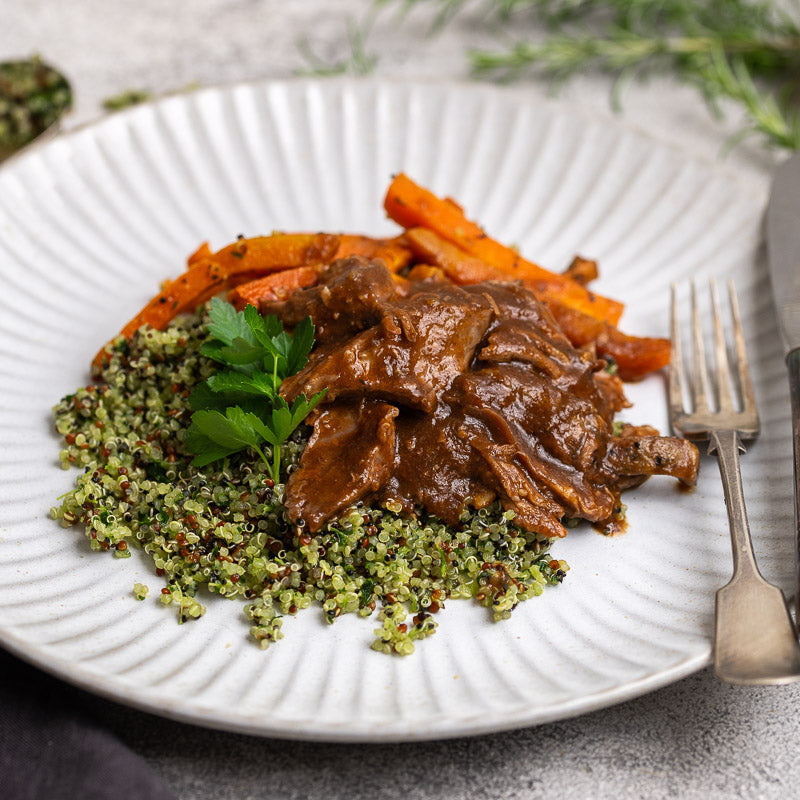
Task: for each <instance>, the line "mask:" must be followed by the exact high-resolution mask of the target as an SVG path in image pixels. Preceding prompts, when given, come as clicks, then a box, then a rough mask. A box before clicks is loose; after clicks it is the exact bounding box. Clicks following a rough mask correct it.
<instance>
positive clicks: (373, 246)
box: [336, 234, 411, 272]
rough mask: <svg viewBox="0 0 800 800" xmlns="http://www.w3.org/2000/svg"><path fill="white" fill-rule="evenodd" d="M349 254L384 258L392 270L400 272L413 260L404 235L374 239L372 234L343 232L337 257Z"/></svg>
mask: <svg viewBox="0 0 800 800" xmlns="http://www.w3.org/2000/svg"><path fill="white" fill-rule="evenodd" d="M348 256H363V257H364V258H382V259H383V261H384V263H385V264H386V267H387V269H388V270H389V271H390V272H399V271H400V270H401V269H403V267H405V266H408V264H409V263H410V261H411V251H410V250H409V249H408V247H406V244H405V238H404V237H403V236H396V237H394V238H393V239H374V238H372V237H371V236H359V235H355V234H342V235H341V236H340V237H339V249H338V251H337V252H336V258H346V257H348Z"/></svg>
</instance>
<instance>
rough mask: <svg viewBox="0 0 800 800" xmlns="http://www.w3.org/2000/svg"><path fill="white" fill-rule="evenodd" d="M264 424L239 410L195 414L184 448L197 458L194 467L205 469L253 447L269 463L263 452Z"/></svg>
mask: <svg viewBox="0 0 800 800" xmlns="http://www.w3.org/2000/svg"><path fill="white" fill-rule="evenodd" d="M261 428H262V423H261V420H259V418H258V417H257V416H256V415H255V414H253V413H250V412H247V411H244V410H243V409H241V408H239V406H230V407H228V408H226V409H225V413H224V414H223V413H222V412H220V411H195V413H194V414H192V424H191V425H190V426H189V428H188V430H187V431H186V436H185V437H184V440H183V441H184V444H185V445H186V447H187V449H188V450H189V451H190V452H192V453H194V454H195V457H194V458H193V459H192V465H193V466H195V467H204V466H205V465H206V464H210V463H211V462H212V461H216V460H218V459H220V458H225V457H226V456H230V455H233V454H234V453H238V452H239V451H240V450H244V449H245V448H247V447H252V448H253V449H254V450H255V451H256V452H257V453H258V454H259V455H260V456H261V458H262V459H263V460H264V461H265V462H266V461H267V459H266V457H265V456H264V454H263V453H262V452H261V447H260V445H261V443H262V441H263V436H262V435H261V430H260V429H261Z"/></svg>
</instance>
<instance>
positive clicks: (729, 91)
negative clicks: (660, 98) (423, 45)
mask: <svg viewBox="0 0 800 800" xmlns="http://www.w3.org/2000/svg"><path fill="white" fill-rule="evenodd" d="M375 1H376V3H377V4H378V6H383V5H400V6H402V7H404V8H406V9H408V8H410V7H413V6H416V5H426V6H431V7H438V13H437V14H436V15H435V28H436V29H440V28H442V27H443V26H444V25H445V24H447V23H448V22H449V21H450V20H452V19H453V18H454V17H455V16H456V15H457V14H459V13H460V12H462V11H464V10H466V8H467V6H470V7H471V6H473V5H474V4H472V3H468V2H467V0H375ZM483 5H484V7H485V10H486V12H487V13H486V15H485V17H486V19H485V20H480V19H477V18H476V19H475V20H473V21H472V25H473V29H474V30H475V31H476V32H477V31H481V28H482V29H483V31H482V32H483V33H492V32H494V33H495V34H497V33H498V31H499V27H498V24H500V25H505V26H507V28H506V33H507V34H508V37H507V38H506V41H505V43H504V44H502V45H501V46H500V47H499V48H498V49H496V50H494V51H488V50H486V49H472V50H470V52H469V58H470V60H471V62H472V67H473V70H474V72H475V74H476V75H479V76H488V77H492V78H498V79H500V80H515V79H517V78H520V77H521V76H522V75H524V74H525V73H526V72H530V71H533V72H535V73H536V72H538V73H540V74H544V75H547V76H549V77H551V78H553V79H555V81H556V82H563V81H564V80H565V79H567V78H570V77H572V76H573V75H575V74H577V73H581V72H588V71H590V70H602V71H605V72H608V73H611V74H613V75H615V76H617V77H618V82H617V85H616V90H618V89H619V88H620V87H621V86H622V85H624V83H625V82H626V81H627V80H629V79H631V78H641V77H647V75H648V74H652V73H654V72H671V73H673V74H674V75H676V76H677V77H678V78H679V79H681V80H683V81H684V82H686V83H687V84H689V85H692V86H694V87H696V88H697V89H698V90H699V91H700V92H701V93H702V95H703V97H704V98H705V99H706V100H707V101H708V103H709V105H710V106H711V108H712V110H713V111H714V112H715V113H717V114H719V112H720V108H721V107H720V101H729V102H731V103H733V104H735V105H738V106H739V107H740V109H741V110H742V111H743V112H744V113H745V115H746V120H747V121H746V123H745V129H744V131H743V133H742V135H747V134H752V133H757V134H760V135H762V136H763V137H764V138H765V140H766V141H767V142H768V143H770V144H772V145H777V146H779V147H786V148H790V149H800V113H799V112H798V105H797V74H798V70H799V69H800V22H798V19H797V6H796V4H795V5H792V4H788V5H786V4H782V3H777V2H772V1H771V0H706V1H705V2H687V0H486V2H485V3H484V4H483ZM530 23H533V25H538V26H542V27H543V28H544V29H546V35H544V36H538V37H536V38H535V39H534V38H533V37H531V38H530V39H529V38H527V37H525V35H524V33H521V32H523V31H524V30H525V29H526V27H527V28H528V30H530V31H532V32H535V29H532V28H531V26H530ZM612 97H613V99H614V103H615V105H617V106H618V105H619V92H618V91H615V92H614V93H613V94H612Z"/></svg>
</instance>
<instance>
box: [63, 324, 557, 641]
mask: <svg viewBox="0 0 800 800" xmlns="http://www.w3.org/2000/svg"><path fill="white" fill-rule="evenodd" d="M206 322H207V316H206V313H205V312H201V313H199V314H197V315H193V316H185V317H181V318H178V319H177V320H175V321H173V322H172V323H171V324H170V325H169V327H168V328H167V329H166V330H164V331H157V330H155V329H153V328H151V327H149V326H144V327H143V328H141V329H140V330H139V331H138V332H137V333H136V334H135V335H134V336H133V337H132V338H131V339H130V340H125V339H122V338H120V339H119V340H117V343H116V345H115V352H114V355H113V357H112V358H111V360H110V363H109V365H108V366H107V367H106V368H105V369H104V370H103V372H102V375H101V376H100V380H99V381H98V382H96V383H94V384H91V385H89V386H86V387H83V388H80V389H78V390H77V391H76V392H75V393H74V394H71V395H68V396H66V397H65V398H63V399H62V400H61V401H60V402H59V403H58V405H56V406H55V408H54V414H55V424H56V429H57V431H58V432H59V434H61V435H62V436H63V437H64V448H63V449H62V450H61V453H60V461H61V465H62V466H63V467H64V469H68V468H70V467H71V466H74V467H78V468H80V469H82V470H83V472H82V473H81V474H80V475H79V476H78V478H77V479H76V486H75V488H74V489H72V490H71V491H70V492H68V493H67V494H66V495H65V496H64V497H63V498H61V500H62V502H61V504H60V505H59V506H56V507H54V508H53V509H51V512H50V513H51V516H52V518H53V519H58V520H60V521H61V523H62V524H63V525H64V526H66V527H69V526H74V525H81V526H83V528H84V530H85V533H86V536H87V538H88V540H89V543H90V546H91V548H92V549H93V550H106V551H110V552H111V553H113V554H114V556H116V557H118V558H126V557H129V556H130V547H132V546H134V547H140V548H143V549H144V551H145V552H146V553H147V554H148V555H149V556H150V558H151V559H152V561H153V567H154V570H155V574H156V576H158V577H159V578H160V579H162V581H163V586H162V588H161V589H160V592H159V593H157V596H158V597H159V598H160V600H161V602H162V603H164V604H165V605H172V606H174V608H175V609H176V612H177V616H178V620H179V622H186V621H187V620H190V619H194V618H197V617H200V616H202V615H203V614H204V613H205V606H204V605H203V604H202V601H201V599H200V597H201V595H200V591H199V590H200V588H201V587H202V586H205V587H206V589H207V590H208V591H210V592H214V593H216V594H220V595H223V596H225V597H228V598H232V599H233V598H240V599H242V600H243V601H245V603H246V604H245V613H246V614H247V616H248V617H249V619H250V620H251V627H250V633H251V635H252V637H253V638H254V639H255V640H256V641H258V642H259V643H260V644H261V646H262V647H267V646H268V645H269V643H270V642H274V641H276V640H277V639H280V638H281V637H282V636H283V633H282V631H281V626H282V623H283V616H284V615H286V614H292V615H293V614H296V613H297V612H298V610H300V609H302V608H308V607H309V606H311V605H312V604H315V605H317V607H321V609H322V613H323V614H324V617H325V619H326V620H327V621H328V622H331V623H332V622H333V621H334V620H335V619H336V618H337V617H338V616H340V615H341V614H343V613H349V612H355V613H357V614H359V615H360V616H364V617H367V616H370V615H372V614H373V613H374V612H375V611H376V609H377V610H378V611H379V613H378V620H379V621H380V624H381V627H379V628H378V629H376V630H375V634H376V638H375V640H374V642H373V644H372V647H373V648H374V649H376V650H379V651H382V652H385V653H398V654H403V655H405V654H408V653H412V652H413V651H414V642H415V640H417V639H422V638H424V637H426V636H429V635H430V634H432V633H433V632H434V631H435V629H436V627H437V622H436V619H437V617H438V614H437V612H439V611H440V610H441V609H443V608H444V604H445V601H446V600H448V599H449V598H474V599H475V600H477V601H478V602H479V603H480V604H481V605H483V606H485V607H486V608H488V609H491V613H492V615H493V617H494V619H495V620H500V619H505V618H508V617H509V616H510V615H511V611H512V610H513V609H514V608H515V607H516V605H517V604H518V603H520V602H521V601H522V600H527V599H528V598H530V597H534V596H536V595H539V594H541V593H542V591H543V589H544V587H545V586H546V585H548V584H558V583H559V582H561V580H563V578H564V576H565V572H566V570H567V569H568V566H567V564H566V563H565V562H564V561H558V560H555V559H552V558H551V556H550V554H549V552H548V549H549V547H550V540H549V539H547V538H545V537H542V536H540V535H536V534H532V533H530V532H528V531H525V530H523V529H521V528H519V527H518V526H516V525H515V524H514V520H513V516H514V515H513V512H510V511H504V510H503V508H502V506H501V505H500V504H499V502H495V503H493V504H492V505H490V506H488V507H486V508H483V509H481V510H479V511H474V510H469V511H465V512H464V514H463V515H462V517H461V523H460V525H458V526H457V527H452V526H446V525H444V524H443V523H442V522H440V521H439V520H437V519H436V518H434V517H431V516H430V515H427V514H425V513H424V512H420V513H418V514H416V515H414V516H412V517H407V516H401V515H400V514H399V513H398V512H399V511H400V508H399V506H398V507H396V508H393V507H392V506H391V504H388V505H387V506H382V507H379V508H371V507H366V506H364V505H362V504H360V503H358V504H356V505H355V506H354V507H352V508H350V509H349V510H348V511H347V512H346V513H345V514H344V515H343V516H342V517H341V518H340V519H338V520H337V521H335V522H331V523H329V524H327V525H326V526H325V527H324V528H323V529H322V530H321V531H320V532H319V533H317V534H315V535H311V534H309V533H308V532H306V531H304V530H303V528H302V527H298V526H295V525H293V524H292V523H291V522H290V521H289V519H288V517H287V514H286V510H285V508H284V505H283V502H282V501H283V493H284V485H283V483H277V484H276V483H275V482H274V481H273V480H272V479H271V478H270V477H269V474H268V471H267V467H266V466H265V464H264V462H263V461H261V459H259V458H257V457H256V456H254V455H252V454H250V455H252V457H250V455H248V454H247V453H244V454H237V455H235V456H231V457H230V458H226V459H224V460H222V461H218V462H216V463H214V464H211V465H209V466H207V467H203V468H201V469H198V468H195V467H192V466H190V464H189V462H190V460H191V456H190V455H188V454H187V453H186V452H185V451H184V449H183V445H182V438H183V435H184V432H185V430H186V428H187V427H188V425H189V422H190V417H191V413H192V411H191V409H190V408H189V405H188V402H187V398H188V396H189V394H190V392H191V390H192V388H193V387H194V385H195V384H196V383H198V382H200V381H203V380H205V379H206V378H207V377H208V376H209V375H211V374H212V372H214V370H215V368H216V366H215V364H214V362H212V361H211V360H209V359H207V358H206V357H204V356H203V355H201V354H200V352H199V350H200V345H201V344H202V342H203V340H204V339H205V336H206V332H205V331H206V328H205V325H206ZM309 432H310V428H308V427H307V426H302V427H301V429H299V430H297V431H295V433H294V434H293V435H292V437H291V438H290V439H289V441H287V442H286V443H285V444H284V445H283V449H282V463H283V465H284V466H283V470H284V472H283V474H284V476H285V475H287V474H288V473H289V472H291V470H293V469H294V467H295V466H296V464H297V462H298V459H299V457H300V454H301V453H302V451H303V447H304V446H305V443H306V441H307V438H308V434H309ZM268 455H269V454H268ZM147 593H148V589H147V587H146V586H144V585H143V584H136V585H135V586H134V596H135V597H137V598H138V599H140V600H144V599H145V597H146V596H147ZM409 615H411V618H410V619H408V617H409ZM434 615H437V616H434Z"/></svg>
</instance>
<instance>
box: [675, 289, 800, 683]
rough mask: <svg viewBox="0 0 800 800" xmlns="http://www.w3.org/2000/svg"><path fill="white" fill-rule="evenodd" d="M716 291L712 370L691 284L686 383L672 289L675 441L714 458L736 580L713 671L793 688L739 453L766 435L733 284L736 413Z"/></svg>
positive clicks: (779, 595) (726, 589) (787, 634)
mask: <svg viewBox="0 0 800 800" xmlns="http://www.w3.org/2000/svg"><path fill="white" fill-rule="evenodd" d="M710 288H711V312H712V313H711V317H712V327H713V332H714V336H713V341H714V369H713V370H712V369H711V368H710V366H709V365H708V363H707V362H706V356H705V348H704V346H703V330H702V326H701V321H700V312H699V310H698V304H697V291H696V288H695V286H694V283H693V284H692V289H691V320H692V322H691V326H692V377H691V378H688V376H687V374H686V370H685V368H684V364H683V358H682V356H681V346H680V324H679V320H678V309H677V302H676V289H675V285H674V284H673V286H672V344H673V354H672V368H671V369H670V381H669V410H670V420H671V422H672V427H673V429H674V430H675V431H676V433H678V434H680V435H681V436H684V437H686V438H687V439H694V440H697V441H708V443H709V444H708V452H709V453H716V455H717V459H718V461H719V470H720V473H721V475H722V485H723V488H724V493H725V505H726V506H727V509H728V523H729V525H730V531H731V544H732V546H733V577H732V578H731V580H730V582H729V583H728V584H727V585H725V586H723V587H722V588H721V589H719V590H718V591H717V600H716V620H715V632H714V671H715V672H716V674H717V677H718V678H720V679H721V680H724V681H727V682H729V683H738V684H756V685H757V684H762V685H763V684H780V683H790V682H792V681H797V680H800V646H798V643H797V637H796V635H795V630H794V625H793V623H792V618H791V616H790V614H789V608H788V606H787V605H786V599H785V598H784V596H783V592H782V591H781V590H780V589H779V588H778V587H777V586H773V585H772V584H771V583H768V582H767V581H766V580H764V578H763V577H762V575H761V573H760V572H759V571H758V566H757V565H756V558H755V555H754V553H753V544H752V541H751V539H750V528H749V526H748V523H747V512H746V510H745V505H744V493H743V491H742V476H741V474H740V472H739V451H740V450H741V451H742V452H744V447H743V446H742V441H743V440H751V439H755V438H756V436H758V433H759V430H760V425H759V421H758V411H757V409H756V401H755V394H754V392H753V384H752V382H751V380H750V370H749V368H748V365H747V352H746V350H745V344H744V335H743V333H742V323H741V318H740V314H739V303H738V300H737V298H736V291H735V289H734V287H733V282H730V283H729V284H728V293H729V295H730V306H731V317H732V320H733V349H734V352H735V355H736V358H735V362H734V363H733V372H734V378H735V380H734V383H735V385H736V386H737V387H738V394H739V395H740V397H739V400H740V402H738V403H737V404H736V405H735V404H734V400H733V393H732V391H731V365H730V364H729V362H728V352H727V345H726V341H725V333H724V329H723V324H722V315H721V310H720V301H719V295H718V292H717V287H716V284H715V283H714V281H713V280H712V281H711V287H710ZM712 376H713V377H712ZM712 383H713V387H712V386H711V385H710V384H712ZM685 384H686V389H687V390H688V394H689V395H691V398H692V409H691V410H687V409H686V406H685V405H684V385H685Z"/></svg>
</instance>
